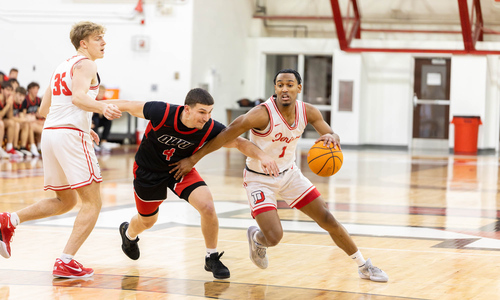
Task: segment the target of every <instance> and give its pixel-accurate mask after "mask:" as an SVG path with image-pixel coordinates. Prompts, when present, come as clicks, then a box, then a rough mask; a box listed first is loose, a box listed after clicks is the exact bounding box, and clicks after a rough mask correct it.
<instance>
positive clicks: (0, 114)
mask: <svg viewBox="0 0 500 300" xmlns="http://www.w3.org/2000/svg"><path fill="white" fill-rule="evenodd" d="M0 103H1V106H2V110H1V111H0V119H2V121H3V124H4V127H5V132H6V133H7V144H6V146H5V150H6V151H7V153H9V154H10V155H11V156H14V157H23V154H22V153H21V152H19V151H17V150H15V149H14V146H13V143H14V136H15V135H16V134H17V135H19V124H18V123H17V122H14V120H13V118H12V111H13V106H14V93H13V89H12V85H11V84H10V82H9V81H4V82H3V83H2V92H1V93H0Z"/></svg>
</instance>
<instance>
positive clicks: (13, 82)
mask: <svg viewBox="0 0 500 300" xmlns="http://www.w3.org/2000/svg"><path fill="white" fill-rule="evenodd" d="M8 82H10V85H11V86H12V91H14V92H15V91H16V89H17V88H18V87H19V81H17V79H15V78H9V80H8Z"/></svg>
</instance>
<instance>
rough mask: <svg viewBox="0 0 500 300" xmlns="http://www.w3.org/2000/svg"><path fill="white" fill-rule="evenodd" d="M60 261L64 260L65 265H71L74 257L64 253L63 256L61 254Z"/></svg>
mask: <svg viewBox="0 0 500 300" xmlns="http://www.w3.org/2000/svg"><path fill="white" fill-rule="evenodd" d="M60 259H61V260H62V261H63V262H64V263H65V264H69V262H70V261H71V260H72V259H73V255H69V254H66V253H63V254H61V257H60Z"/></svg>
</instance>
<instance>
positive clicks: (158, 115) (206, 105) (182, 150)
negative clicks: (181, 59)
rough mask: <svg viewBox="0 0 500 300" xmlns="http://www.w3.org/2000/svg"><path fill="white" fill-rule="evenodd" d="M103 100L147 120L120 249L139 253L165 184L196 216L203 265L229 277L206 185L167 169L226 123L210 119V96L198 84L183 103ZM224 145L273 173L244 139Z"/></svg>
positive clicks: (193, 172) (221, 276) (131, 255)
mask: <svg viewBox="0 0 500 300" xmlns="http://www.w3.org/2000/svg"><path fill="white" fill-rule="evenodd" d="M105 102H109V103H112V104H115V105H117V106H118V107H119V109H120V110H122V111H124V112H128V113H130V114H131V115H133V116H136V117H139V118H145V119H148V120H150V122H149V124H148V126H147V128H146V131H145V133H144V137H143V139H142V142H141V145H140V146H139V150H138V151H137V154H136V155H135V163H134V191H135V202H136V207H137V211H138V214H137V215H135V216H134V217H133V218H132V220H131V221H130V223H129V222H124V223H122V224H121V225H120V234H121V236H122V250H123V252H124V253H125V254H126V255H127V256H128V257H129V258H131V259H134V260H135V259H138V258H139V247H138V244H137V242H138V241H139V238H138V235H139V234H140V233H141V232H143V231H144V230H146V229H149V228H151V227H152V226H153V225H154V224H155V223H156V221H157V220H158V211H159V206H160V204H161V203H162V202H163V200H165V199H166V198H167V188H169V189H170V190H171V191H172V192H174V193H175V194H176V195H177V196H179V197H180V198H182V199H184V200H186V201H188V202H189V203H190V204H191V205H192V206H193V207H194V208H196V210H198V212H199V213H200V215H201V231H202V233H203V236H204V238H205V245H206V247H207V255H206V257H205V270H207V271H209V272H212V273H213V275H214V277H215V278H217V279H225V278H229V276H230V273H229V269H228V268H227V267H226V266H225V265H224V264H223V263H222V262H221V261H220V257H221V256H222V254H223V253H224V252H222V253H220V254H219V253H218V252H217V239H218V232H219V221H218V219H217V214H216V212H215V209H214V203H213V198H212V194H211V193H210V190H209V189H208V187H207V185H206V184H205V182H204V181H203V179H202V178H201V176H200V175H199V174H198V172H197V171H196V169H194V168H193V169H192V170H191V172H189V173H188V174H186V175H185V176H184V177H183V178H181V179H180V180H176V179H175V178H174V176H173V174H170V173H169V171H170V170H171V169H172V167H173V166H171V164H173V163H175V162H177V161H179V160H181V159H183V158H186V157H189V156H191V155H192V154H193V153H195V152H196V151H198V149H200V148H201V147H202V146H203V145H204V144H205V143H206V142H208V141H210V140H211V139H213V138H214V137H216V136H217V135H218V134H219V133H220V132H221V131H222V130H223V129H224V128H225V126H224V125H223V124H221V123H219V122H217V121H215V120H213V119H211V112H212V109H213V105H214V100H213V98H212V96H211V95H210V94H209V93H208V92H207V91H205V90H203V89H193V90H191V91H189V93H188V94H187V96H186V100H185V103H184V104H185V105H184V106H179V105H174V104H169V103H165V102H158V101H151V102H136V101H124V100H116V101H113V100H106V101H105ZM225 147H236V148H238V150H240V151H241V152H242V153H243V154H245V155H247V156H251V157H254V158H257V159H259V160H260V161H261V163H262V167H263V169H264V170H265V171H266V172H268V173H276V174H277V173H278V167H277V165H276V163H275V162H274V160H273V159H271V157H270V156H268V155H267V154H265V153H264V152H262V151H261V150H260V149H259V148H258V147H257V146H255V145H254V144H253V143H251V142H250V141H248V140H246V139H244V138H241V137H239V138H237V139H235V140H233V141H231V142H230V143H228V144H226V145H225Z"/></svg>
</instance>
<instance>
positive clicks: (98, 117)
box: [92, 84, 111, 151]
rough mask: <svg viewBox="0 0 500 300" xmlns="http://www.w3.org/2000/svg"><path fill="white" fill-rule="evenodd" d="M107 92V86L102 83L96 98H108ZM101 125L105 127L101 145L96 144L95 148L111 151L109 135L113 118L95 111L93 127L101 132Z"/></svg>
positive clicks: (98, 99)
mask: <svg viewBox="0 0 500 300" xmlns="http://www.w3.org/2000/svg"><path fill="white" fill-rule="evenodd" d="M105 93H106V87H105V86H104V85H102V84H101V85H100V86H99V93H98V94H97V97H96V98H95V99H96V100H97V101H100V100H106V96H105ZM99 127H103V130H102V134H100V135H99V138H100V140H101V142H100V144H101V146H100V147H98V146H97V145H94V148H95V150H96V151H100V150H101V149H102V150H103V151H110V150H111V147H110V145H109V144H108V137H109V132H110V131H111V120H108V119H106V118H105V117H104V116H103V115H102V114H98V113H94V114H93V115H92V129H94V131H95V132H96V133H98V134H99V132H98V129H99Z"/></svg>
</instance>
